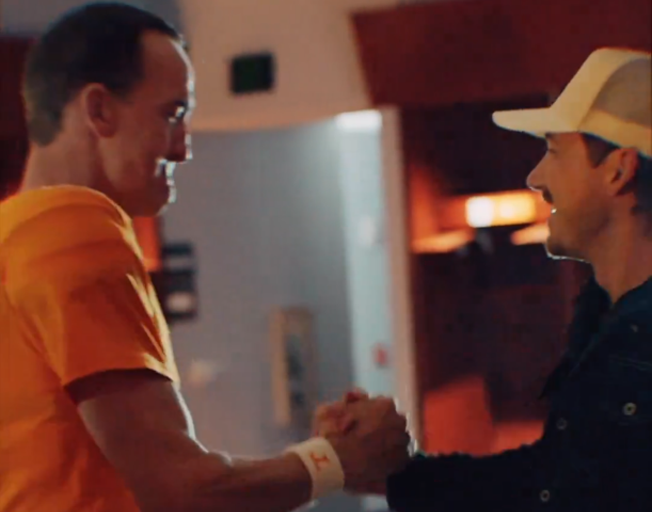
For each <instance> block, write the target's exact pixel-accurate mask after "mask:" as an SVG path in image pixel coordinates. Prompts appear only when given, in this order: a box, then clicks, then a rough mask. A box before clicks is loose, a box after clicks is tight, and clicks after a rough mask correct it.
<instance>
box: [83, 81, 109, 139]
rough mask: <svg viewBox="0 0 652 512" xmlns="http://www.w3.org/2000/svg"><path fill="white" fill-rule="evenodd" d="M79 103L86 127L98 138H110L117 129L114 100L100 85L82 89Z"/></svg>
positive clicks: (90, 85)
mask: <svg viewBox="0 0 652 512" xmlns="http://www.w3.org/2000/svg"><path fill="white" fill-rule="evenodd" d="M79 101H80V102H81V107H82V109H83V114H84V119H85V121H86V124H87V125H88V127H89V128H90V129H91V130H92V131H93V133H95V134H96V135H97V136H98V137H100V138H108V137H112V136H113V135H114V134H115V132H116V131H117V128H118V112H117V106H118V105H117V100H116V98H115V97H114V96H113V95H112V94H111V93H110V92H109V91H108V90H107V88H106V87H104V86H103V85H101V84H89V85H87V86H86V87H84V89H82V91H81V93H80V95H79Z"/></svg>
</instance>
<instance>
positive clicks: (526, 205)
mask: <svg viewBox="0 0 652 512" xmlns="http://www.w3.org/2000/svg"><path fill="white" fill-rule="evenodd" d="M465 218H466V222H467V224H468V225H469V226H471V227H473V228H487V227H491V226H511V225H515V224H529V223H531V222H535V221H536V220H537V204H536V196H535V195H534V194H532V193H531V192H527V191H523V192H507V193H503V194H492V195H486V196H474V197H470V198H468V199H466V202H465Z"/></svg>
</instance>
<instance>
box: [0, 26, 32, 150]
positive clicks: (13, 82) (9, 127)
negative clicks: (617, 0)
mask: <svg viewBox="0 0 652 512" xmlns="http://www.w3.org/2000/svg"><path fill="white" fill-rule="evenodd" d="M30 44H31V42H30V40H29V39H23V38H14V37H0V138H12V139H13V138H17V137H19V136H24V135H25V134H26V127H25V116H24V111H23V101H22V98H21V93H20V88H21V81H22V75H23V67H24V61H25V56H26V54H27V50H28V49H29V45H30Z"/></svg>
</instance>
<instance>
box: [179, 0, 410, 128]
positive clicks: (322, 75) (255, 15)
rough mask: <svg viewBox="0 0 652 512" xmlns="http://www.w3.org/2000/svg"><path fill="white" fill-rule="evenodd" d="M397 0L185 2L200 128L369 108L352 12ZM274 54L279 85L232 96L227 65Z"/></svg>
mask: <svg viewBox="0 0 652 512" xmlns="http://www.w3.org/2000/svg"><path fill="white" fill-rule="evenodd" d="M396 3H397V0H308V1H307V0H274V1H261V0H212V1H211V2H207V1H206V0H182V2H181V5H182V11H183V18H184V25H185V26H186V27H187V29H188V36H189V40H190V43H191V48H192V55H193V61H194V63H195V66H196V67H197V76H198V78H197V99H198V103H199V105H200V109H199V110H198V111H197V114H196V117H195V119H194V126H195V129H197V130H202V131H203V130H227V131H228V130H240V129H247V130H251V129H260V128H265V127H283V126H288V125H291V124H295V123H303V122H309V121H316V120H319V119H323V118H327V117H331V116H334V115H336V114H339V113H340V112H347V111H353V110H362V109H365V108H368V107H369V106H370V98H369V96H368V94H367V89H366V84H365V81H364V77H363V72H362V68H361V66H360V62H359V60H358V51H357V46H356V41H355V36H354V33H353V30H352V26H351V24H350V15H349V12H350V11H351V10H353V9H355V10H359V9H362V8H366V9H369V8H376V7H383V6H388V5H392V4H396ZM260 51H269V52H272V53H273V54H274V55H275V57H276V61H277V85H276V88H275V89H274V90H273V91H271V92H270V93H264V94H256V95H248V96H239V97H234V96H232V95H231V94H230V92H229V80H228V77H229V62H230V59H231V58H232V57H234V56H235V55H238V54H241V53H248V52H260Z"/></svg>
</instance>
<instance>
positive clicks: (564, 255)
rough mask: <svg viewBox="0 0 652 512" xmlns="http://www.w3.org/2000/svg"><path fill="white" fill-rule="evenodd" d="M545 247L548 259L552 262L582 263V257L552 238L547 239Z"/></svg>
mask: <svg viewBox="0 0 652 512" xmlns="http://www.w3.org/2000/svg"><path fill="white" fill-rule="evenodd" d="M545 247H546V253H547V254H548V257H549V258H551V259H553V260H573V261H584V260H583V258H582V257H580V256H579V255H578V254H576V253H575V252H574V251H572V250H570V249H569V248H568V247H567V246H566V245H564V244H562V243H560V242H559V241H558V240H555V239H554V238H552V237H549V238H548V240H547V241H546V243H545Z"/></svg>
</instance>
